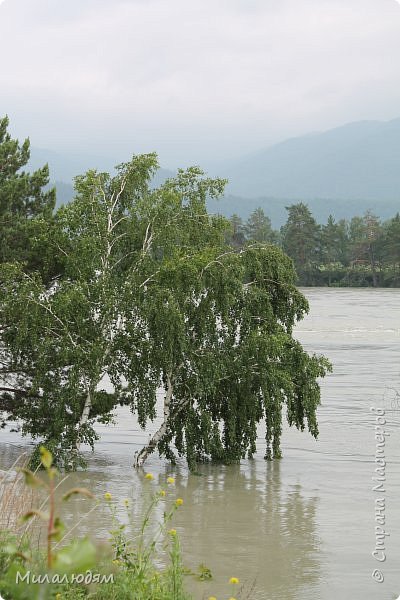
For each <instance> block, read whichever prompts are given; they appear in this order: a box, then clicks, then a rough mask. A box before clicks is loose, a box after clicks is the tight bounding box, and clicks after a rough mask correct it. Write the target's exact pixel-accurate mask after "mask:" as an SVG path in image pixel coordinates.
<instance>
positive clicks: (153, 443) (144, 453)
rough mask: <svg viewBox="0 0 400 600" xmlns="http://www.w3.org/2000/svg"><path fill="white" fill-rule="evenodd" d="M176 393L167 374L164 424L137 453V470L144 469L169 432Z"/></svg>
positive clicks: (135, 461) (135, 463)
mask: <svg viewBox="0 0 400 600" xmlns="http://www.w3.org/2000/svg"><path fill="white" fill-rule="evenodd" d="M173 393H174V387H173V383H172V379H171V374H170V373H168V374H167V390H166V394H165V398H164V409H163V422H162V423H161V425H160V427H159V428H158V429H157V431H156V432H155V434H154V435H153V436H152V438H151V439H150V441H149V443H148V444H147V445H146V446H144V447H143V448H142V449H141V450H140V451H139V452H136V453H135V457H134V460H133V466H134V467H135V468H136V469H137V468H138V467H142V466H143V465H144V463H145V461H146V460H147V458H148V456H149V454H151V453H152V452H154V450H155V449H156V447H157V444H158V443H159V442H160V441H161V440H162V438H163V437H164V435H165V434H166V432H167V427H168V419H169V416H170V413H171V400H172V396H173Z"/></svg>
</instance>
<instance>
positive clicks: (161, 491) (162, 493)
mask: <svg viewBox="0 0 400 600" xmlns="http://www.w3.org/2000/svg"><path fill="white" fill-rule="evenodd" d="M160 496H162V497H163V498H164V497H165V490H160Z"/></svg>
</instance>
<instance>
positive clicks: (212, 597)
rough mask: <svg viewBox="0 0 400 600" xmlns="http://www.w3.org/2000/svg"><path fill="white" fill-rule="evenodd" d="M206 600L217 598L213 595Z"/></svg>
mask: <svg viewBox="0 0 400 600" xmlns="http://www.w3.org/2000/svg"><path fill="white" fill-rule="evenodd" d="M208 600H217V599H216V597H215V596H209V598H208Z"/></svg>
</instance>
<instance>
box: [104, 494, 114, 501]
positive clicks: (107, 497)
mask: <svg viewBox="0 0 400 600" xmlns="http://www.w3.org/2000/svg"><path fill="white" fill-rule="evenodd" d="M111 498H112V496H111V494H110V492H106V493H105V494H104V499H105V500H108V501H110V500H111Z"/></svg>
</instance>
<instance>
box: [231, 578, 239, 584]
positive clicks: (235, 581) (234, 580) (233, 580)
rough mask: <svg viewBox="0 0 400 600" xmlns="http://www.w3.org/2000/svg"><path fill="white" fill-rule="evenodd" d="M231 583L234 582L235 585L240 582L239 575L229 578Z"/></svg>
mask: <svg viewBox="0 0 400 600" xmlns="http://www.w3.org/2000/svg"><path fill="white" fill-rule="evenodd" d="M229 583H233V584H234V585H237V584H238V583H239V579H238V578H237V577H231V578H230V580H229Z"/></svg>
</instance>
